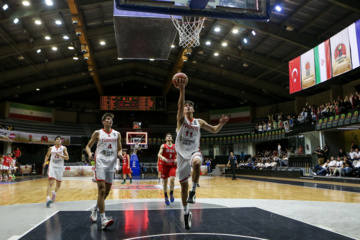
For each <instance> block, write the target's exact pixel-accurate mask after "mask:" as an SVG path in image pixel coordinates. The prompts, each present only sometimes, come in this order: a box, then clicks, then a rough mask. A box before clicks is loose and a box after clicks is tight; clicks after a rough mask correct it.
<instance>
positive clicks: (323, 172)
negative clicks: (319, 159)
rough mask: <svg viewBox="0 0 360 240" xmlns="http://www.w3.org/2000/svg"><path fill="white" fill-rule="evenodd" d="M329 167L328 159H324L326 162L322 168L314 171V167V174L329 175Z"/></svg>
mask: <svg viewBox="0 0 360 240" xmlns="http://www.w3.org/2000/svg"><path fill="white" fill-rule="evenodd" d="M317 166H318V165H317ZM315 167H316V166H315ZM329 168H330V159H328V160H326V162H325V163H324V165H323V166H322V169H321V170H320V171H319V172H316V168H314V169H315V174H314V175H318V176H325V175H326V176H329V173H330V170H329Z"/></svg>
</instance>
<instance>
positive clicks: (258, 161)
mask: <svg viewBox="0 0 360 240" xmlns="http://www.w3.org/2000/svg"><path fill="white" fill-rule="evenodd" d="M278 146H280V144H279V145H278ZM290 153H291V150H289V149H287V148H286V149H285V150H284V151H282V150H281V146H280V147H278V150H265V151H258V152H257V153H256V155H252V156H251V157H250V158H248V159H243V158H241V157H240V159H239V163H238V166H237V168H238V169H253V170H267V169H268V170H269V169H272V170H274V169H276V168H278V167H281V166H287V165H288V159H289V156H290Z"/></svg>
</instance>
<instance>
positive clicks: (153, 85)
mask: <svg viewBox="0 0 360 240" xmlns="http://www.w3.org/2000/svg"><path fill="white" fill-rule="evenodd" d="M48 1H49V0H48ZM29 2H30V6H24V5H23V4H22V0H2V1H0V3H1V6H2V8H1V9H0V12H1V18H0V101H5V100H8V101H16V102H22V103H29V104H36V105H44V106H50V105H54V106H56V105H58V104H61V105H64V104H67V105H69V104H70V105H71V102H89V103H90V102H94V103H97V102H98V100H99V96H100V95H125V96H131V95H136V96H137V95H144V96H161V95H163V94H164V95H166V96H167V101H168V105H169V103H170V104H171V103H176V101H177V97H178V93H177V90H176V89H175V88H173V87H172V88H171V89H170V90H169V91H166V90H164V89H166V87H167V86H168V85H169V75H170V74H171V73H172V69H173V68H174V65H176V64H177V59H178V58H179V57H178V55H179V52H180V51H181V48H179V47H177V41H178V37H176V41H175V43H174V45H175V46H176V47H175V48H172V50H171V54H170V57H169V59H168V60H165V61H147V60H146V61H143V60H141V61H140V60H136V61H135V60H131V61H130V60H118V56H117V50H116V40H115V34H114V21H113V6H114V2H113V1H106V0H102V1H99V0H75V1H74V0H69V1H63V0H53V3H54V4H53V5H52V6H48V5H46V4H45V2H46V1H44V0H29ZM274 2H275V0H271V3H272V4H274ZM277 2H279V1H277ZM280 2H281V4H282V7H283V10H282V11H281V12H277V11H275V10H273V11H272V13H271V19H270V21H269V22H254V21H241V20H236V21H233V20H221V19H207V20H206V22H205V28H204V29H203V30H202V33H201V45H200V46H199V47H197V48H195V49H194V50H193V53H192V55H191V56H190V57H189V59H188V61H187V62H186V63H185V64H184V66H183V70H182V71H183V72H185V73H186V74H187V75H188V76H189V79H190V81H189V84H188V86H187V91H186V94H187V98H190V99H192V100H195V101H197V103H200V104H202V106H204V108H206V109H216V108H221V107H237V106H246V105H257V106H261V105H268V104H273V103H279V102H284V101H289V100H293V99H294V98H295V97H297V96H307V95H311V94H315V93H318V92H321V91H324V90H326V89H329V88H330V86H331V85H332V84H338V85H340V84H342V83H344V82H348V81H352V80H354V79H356V77H357V75H358V73H359V71H356V70H355V71H352V72H350V73H349V74H346V75H343V76H340V77H337V78H336V79H332V80H331V81H328V83H323V84H320V85H318V86H316V87H313V88H310V89H308V90H306V91H303V92H300V93H297V94H295V95H289V93H288V92H289V89H288V85H289V79H288V61H289V60H291V59H293V58H295V57H297V56H299V55H301V54H302V53H304V52H306V51H307V50H309V49H311V48H313V47H315V46H316V45H318V44H319V43H321V42H323V41H324V40H326V39H328V38H329V37H331V36H333V35H334V34H336V33H337V32H339V31H341V30H342V29H344V28H345V27H347V26H349V25H350V24H352V23H353V22H355V21H357V20H358V19H360V1H354V0H282V1H280ZM69 3H71V4H75V6H76V8H77V11H78V12H79V16H81V20H82V21H83V27H84V28H83V29H84V33H85V34H84V37H85V39H82V40H81V39H79V37H78V36H76V35H75V28H76V26H75V25H73V23H72V20H73V19H72V17H73V13H74V12H73V11H74V9H71V7H69V6H70V5H71V4H69ZM4 4H7V5H8V9H6V10H4V8H3V6H4ZM15 18H17V19H18V22H17V23H15V22H14V19H15ZM36 21H41V24H39V25H38V24H37V23H39V22H36ZM56 21H58V22H56ZM60 23H61V24H60ZM216 27H220V28H221V31H220V32H215V31H214V30H215V28H216ZM234 28H236V29H238V33H237V34H234V33H233V32H232V30H233V29H234ZM253 31H255V33H256V34H255V35H253V34H252V32H253ZM45 36H49V37H50V38H51V39H50V40H46V39H45ZM65 36H67V37H65ZM64 37H65V38H64ZM244 38H247V40H248V42H247V43H246V44H245V43H244V41H243V39H244ZM81 41H86V42H87V44H88V46H89V49H90V52H91V54H92V56H93V59H92V61H93V62H92V63H93V64H94V67H95V68H94V71H95V74H94V73H91V72H89V67H88V62H87V61H85V60H84V59H83V53H82V52H81V45H82V42H81ZM101 41H104V42H105V45H101V44H100V42H101ZM206 41H211V45H210V46H208V45H206V44H205V43H206ZM223 42H227V46H226V47H223V46H222V45H221V44H222V43H223ZM69 47H74V49H69ZM214 51H218V52H219V56H214ZM75 55H76V56H78V58H79V59H78V60H74V59H73V58H74V56H75ZM91 74H94V76H91ZM36 89H39V90H38V91H37V90H36Z"/></svg>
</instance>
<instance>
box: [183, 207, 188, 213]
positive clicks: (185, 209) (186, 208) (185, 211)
mask: <svg viewBox="0 0 360 240" xmlns="http://www.w3.org/2000/svg"><path fill="white" fill-rule="evenodd" d="M183 207H184V215H186V214H188V213H189V207H188V205H186V206H183Z"/></svg>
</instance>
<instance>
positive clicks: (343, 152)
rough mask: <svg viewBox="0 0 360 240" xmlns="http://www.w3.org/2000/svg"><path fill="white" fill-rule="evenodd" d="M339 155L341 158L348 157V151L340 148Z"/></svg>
mask: <svg viewBox="0 0 360 240" xmlns="http://www.w3.org/2000/svg"><path fill="white" fill-rule="evenodd" d="M338 156H339V157H340V158H343V157H346V152H345V151H344V150H343V149H342V148H340V149H339V154H338Z"/></svg>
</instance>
